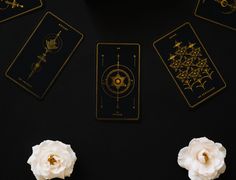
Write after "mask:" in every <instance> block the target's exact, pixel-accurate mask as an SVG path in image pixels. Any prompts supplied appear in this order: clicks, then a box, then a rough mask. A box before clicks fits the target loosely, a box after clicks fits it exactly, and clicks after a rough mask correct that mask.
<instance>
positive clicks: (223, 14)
mask: <svg viewBox="0 0 236 180" xmlns="http://www.w3.org/2000/svg"><path fill="white" fill-rule="evenodd" d="M195 16H197V17H200V18H202V19H205V20H208V21H210V22H213V23H215V24H219V25H221V26H224V27H227V28H230V29H232V30H236V0H198V4H197V7H196V10H195Z"/></svg>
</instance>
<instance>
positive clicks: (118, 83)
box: [96, 43, 140, 120]
mask: <svg viewBox="0 0 236 180" xmlns="http://www.w3.org/2000/svg"><path fill="white" fill-rule="evenodd" d="M96 53H97V57H96V117H97V119H98V120H138V119H139V111H140V105H139V104H140V97H139V96H140V45H139V44H137V43H98V44H97V52H96Z"/></svg>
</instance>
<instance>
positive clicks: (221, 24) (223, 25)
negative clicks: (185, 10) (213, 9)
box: [194, 0, 236, 31]
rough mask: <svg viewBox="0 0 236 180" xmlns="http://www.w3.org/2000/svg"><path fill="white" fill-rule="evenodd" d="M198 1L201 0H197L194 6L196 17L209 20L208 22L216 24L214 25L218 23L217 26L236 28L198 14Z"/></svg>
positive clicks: (234, 29)
mask: <svg viewBox="0 0 236 180" xmlns="http://www.w3.org/2000/svg"><path fill="white" fill-rule="evenodd" d="M200 2H201V0H198V3H197V6H196V8H195V11H194V15H195V16H196V17H197V18H200V19H203V20H205V21H208V22H210V23H213V24H216V25H218V26H221V27H224V28H227V29H230V30H233V31H236V28H233V27H231V26H229V25H225V24H223V23H220V22H217V21H214V20H211V19H209V18H206V17H204V16H201V15H199V14H198V13H197V11H198V8H199V4H200Z"/></svg>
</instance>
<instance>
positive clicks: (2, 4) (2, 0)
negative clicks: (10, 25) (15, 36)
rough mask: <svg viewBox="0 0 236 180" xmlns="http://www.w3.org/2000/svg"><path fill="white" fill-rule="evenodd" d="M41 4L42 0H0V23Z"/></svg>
mask: <svg viewBox="0 0 236 180" xmlns="http://www.w3.org/2000/svg"><path fill="white" fill-rule="evenodd" d="M42 6H43V2H42V0H31V1H25V0H0V15H1V16H0V23H1V22H4V21H7V20H10V19H12V18H15V17H17V16H20V15H23V14H25V13H28V12H31V11H33V10H36V9H38V8H40V7H42Z"/></svg>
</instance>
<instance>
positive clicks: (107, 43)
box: [96, 42, 141, 121]
mask: <svg viewBox="0 0 236 180" xmlns="http://www.w3.org/2000/svg"><path fill="white" fill-rule="evenodd" d="M99 45H137V46H138V50H139V68H138V74H139V75H138V81H139V85H138V114H137V117H136V118H98V103H97V102H98V46H99ZM140 61H141V44H140V43H122V42H120V43H114V42H98V43H97V45H96V119H97V120H98V121H138V120H139V118H140V83H141V79H140V63H141V62H140Z"/></svg>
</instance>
